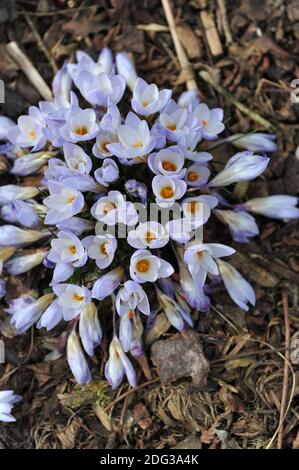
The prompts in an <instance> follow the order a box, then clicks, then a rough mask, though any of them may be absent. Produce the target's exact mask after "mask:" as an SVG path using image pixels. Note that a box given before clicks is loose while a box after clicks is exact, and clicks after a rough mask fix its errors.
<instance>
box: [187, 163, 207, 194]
mask: <svg viewBox="0 0 299 470" xmlns="http://www.w3.org/2000/svg"><path fill="white" fill-rule="evenodd" d="M210 173H211V172H210V170H209V169H208V168H207V167H206V166H203V165H202V164H200V163H194V164H193V165H190V166H189V167H188V169H187V172H186V175H185V181H186V183H187V184H188V186H190V187H191V188H199V187H200V186H203V185H204V184H205V183H206V182H207V181H208V179H209V177H210Z"/></svg>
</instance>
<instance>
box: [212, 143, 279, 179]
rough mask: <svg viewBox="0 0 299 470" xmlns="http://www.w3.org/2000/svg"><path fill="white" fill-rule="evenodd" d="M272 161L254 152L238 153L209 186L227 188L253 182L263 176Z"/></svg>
mask: <svg viewBox="0 0 299 470" xmlns="http://www.w3.org/2000/svg"><path fill="white" fill-rule="evenodd" d="M269 161H270V159H269V158H267V157H262V156H261V155H254V154H253V152H249V151H248V152H247V151H245V152H238V153H236V154H235V155H234V156H233V157H231V158H230V159H229V160H228V162H227V163H226V165H225V167H224V169H223V170H222V171H220V172H219V173H218V175H216V176H215V177H214V178H213V179H212V180H211V181H210V183H209V186H212V187H218V186H227V185H229V184H232V183H237V182H238V181H251V180H253V179H254V178H256V177H257V176H259V175H260V174H262V173H263V172H264V171H265V169H266V168H267V166H268V164H269Z"/></svg>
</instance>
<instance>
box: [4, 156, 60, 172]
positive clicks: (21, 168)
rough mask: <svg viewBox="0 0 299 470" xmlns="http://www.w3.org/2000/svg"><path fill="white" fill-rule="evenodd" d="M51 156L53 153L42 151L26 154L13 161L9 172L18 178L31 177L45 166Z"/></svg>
mask: <svg viewBox="0 0 299 470" xmlns="http://www.w3.org/2000/svg"><path fill="white" fill-rule="evenodd" d="M53 155H54V153H53V152H44V151H41V152H33V153H27V154H25V155H24V156H23V157H20V158H18V159H16V160H15V161H14V164H13V167H12V169H11V170H10V172H11V173H12V174H14V175H18V176H27V175H31V174H33V173H36V172H37V171H38V170H39V169H40V168H42V167H43V166H45V165H46V164H47V162H48V160H49V159H50V158H52V156H53Z"/></svg>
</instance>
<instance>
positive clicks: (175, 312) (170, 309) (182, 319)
mask: <svg viewBox="0 0 299 470" xmlns="http://www.w3.org/2000/svg"><path fill="white" fill-rule="evenodd" d="M157 298H158V301H159V304H160V307H161V308H162V310H163V312H164V313H165V315H166V316H167V319H168V321H169V323H170V324H171V325H172V326H174V327H175V328H176V329H177V330H178V331H183V330H184V329H185V324H188V325H189V326H193V322H192V318H191V315H190V309H189V307H188V306H187V305H186V307H187V308H186V310H184V309H182V308H181V307H180V305H179V304H178V303H177V302H176V301H175V300H174V299H172V298H170V297H168V296H167V295H166V294H164V293H163V292H162V291H161V290H160V289H157Z"/></svg>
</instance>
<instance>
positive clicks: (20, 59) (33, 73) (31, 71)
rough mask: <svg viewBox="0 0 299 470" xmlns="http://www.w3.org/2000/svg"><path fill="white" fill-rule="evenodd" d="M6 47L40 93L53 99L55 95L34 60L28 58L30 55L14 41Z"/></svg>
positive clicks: (50, 99) (47, 98)
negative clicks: (35, 65) (33, 62)
mask: <svg viewBox="0 0 299 470" xmlns="http://www.w3.org/2000/svg"><path fill="white" fill-rule="evenodd" d="M6 49H7V51H8V53H9V55H10V56H11V58H12V59H13V60H14V61H15V62H16V63H17V64H18V66H19V67H20V68H21V69H22V71H23V72H24V74H25V75H26V76H27V78H28V80H29V81H30V82H31V83H32V85H33V86H34V87H35V88H36V90H37V91H38V92H39V94H40V95H41V96H42V97H43V98H44V99H45V100H46V101H52V99H53V96H52V92H51V90H50V88H49V87H48V85H47V84H46V82H45V81H44V79H43V78H42V76H41V75H40V73H39V72H38V71H37V69H36V68H35V67H34V65H33V64H32V62H31V61H30V60H29V59H28V57H27V56H26V55H25V54H24V52H22V51H21V49H20V48H19V46H18V44H17V43H16V42H14V41H12V42H10V43H9V44H7V46H6Z"/></svg>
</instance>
